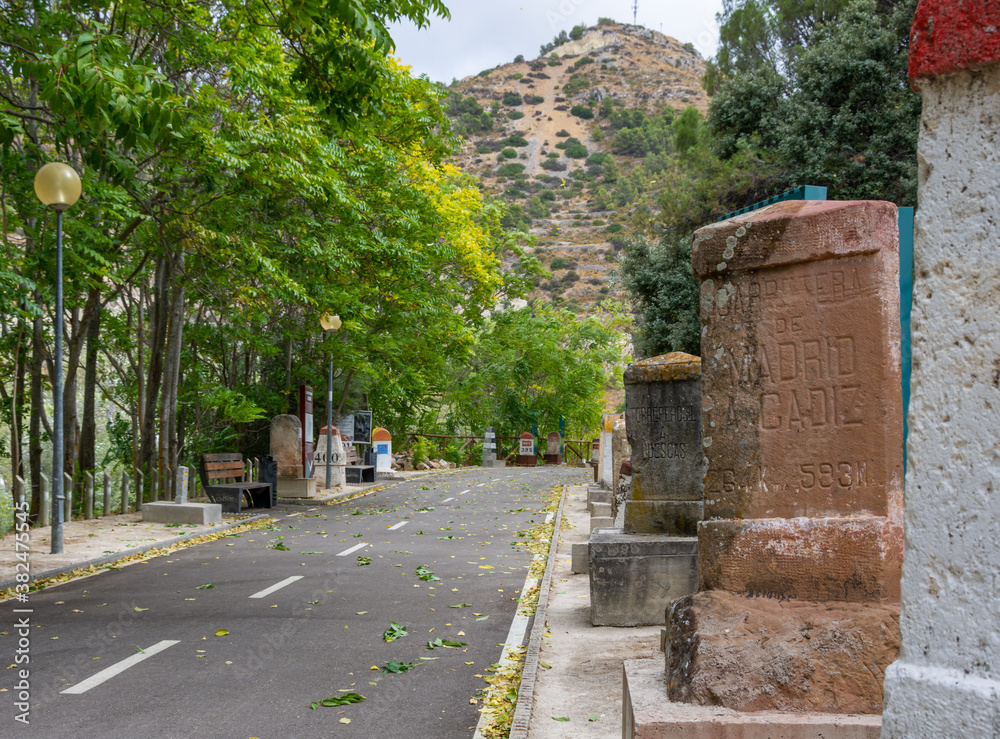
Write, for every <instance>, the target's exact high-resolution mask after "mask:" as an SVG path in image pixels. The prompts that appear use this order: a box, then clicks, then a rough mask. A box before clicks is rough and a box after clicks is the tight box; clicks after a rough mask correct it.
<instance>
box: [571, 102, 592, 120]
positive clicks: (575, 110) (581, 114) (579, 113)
mask: <svg viewBox="0 0 1000 739" xmlns="http://www.w3.org/2000/svg"><path fill="white" fill-rule="evenodd" d="M569 112H570V115H575V116H576V117H577V118H583V119H584V120H588V119H590V118H593V117H594V111H592V110H591V109H590V108H588V107H587V106H586V105H574V106H573V107H572V109H571V110H570V111H569Z"/></svg>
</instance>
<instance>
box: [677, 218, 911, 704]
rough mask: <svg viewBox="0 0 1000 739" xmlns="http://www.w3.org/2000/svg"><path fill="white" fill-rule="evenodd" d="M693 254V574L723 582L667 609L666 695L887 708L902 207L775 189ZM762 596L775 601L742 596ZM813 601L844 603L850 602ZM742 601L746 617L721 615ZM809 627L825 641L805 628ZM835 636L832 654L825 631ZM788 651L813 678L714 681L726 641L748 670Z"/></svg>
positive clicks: (711, 232)
mask: <svg viewBox="0 0 1000 739" xmlns="http://www.w3.org/2000/svg"><path fill="white" fill-rule="evenodd" d="M692 252H693V259H692V261H693V265H694V272H695V274H696V275H697V276H698V277H700V278H701V280H702V284H701V317H702V367H701V370H702V372H701V377H702V422H703V429H704V439H703V441H702V447H703V449H704V453H705V457H706V461H707V473H706V477H705V520H704V521H703V522H702V523H701V524H700V525H699V528H698V547H699V557H700V566H701V589H702V591H728V593H720V594H716V593H713V592H701V593H699V594H697V595H695V596H689V597H687V598H682V599H681V600H679V601H675V602H673V603H672V604H671V606H670V608H669V609H668V614H667V620H668V630H669V633H670V638H669V644H668V650H667V684H668V687H669V694H670V697H671V699H673V700H689V699H690V700H695V701H696V702H702V703H704V702H705V700H709V699H708V698H707V697H705V696H709V695H714V696H715V697H714V698H711V700H712V701H715V703H713V705H722V706H724V707H728V708H733V709H735V710H752V711H761V710H773V709H782V710H800V711H802V710H812V711H827V712H831V713H877V712H879V711H880V710H881V702H882V701H881V697H882V695H881V693H882V670H884V669H885V667H886V666H887V665H888V662H890V661H891V660H892V659H893V658H894V651H895V646H894V645H895V643H896V641H895V640H898V631H896V620H895V617H896V613H897V612H898V606H897V605H896V603H898V598H899V576H900V565H901V561H902V547H903V536H902V533H903V532H902V504H903V495H902V493H903V486H902V466H903V465H902V412H901V389H900V367H899V362H900V354H899V272H898V228H897V219H896V208H895V206H894V205H892V204H891V203H883V202H874V201H860V202H826V201H787V202H783V203H777V204H775V205H771V206H768V207H765V208H763V209H761V210H758V211H755V212H752V213H749V214H745V215H740V216H735V217H733V218H731V219H729V220H727V221H724V222H722V223H718V224H713V225H710V226H706V227H704V228H702V229H700V230H699V231H698V232H697V233H696V235H695V239H694V244H693V250H692ZM760 595H764V596H770V597H771V598H774V599H776V600H777V601H778V602H777V606H778V608H777V609H774V608H773V604H772V602H771V601H770V600H769V599H768V598H759V597H747V596H760ZM764 601H767V603H765V602H764ZM817 601H818V602H821V603H822V602H824V601H841V602H845V601H848V602H852V606H851V608H850V609H849V611H850V614H852V615H850V616H847V617H845V616H844V613H843V612H841V613H838V612H836V609H834V608H825V607H824V606H823V605H817ZM768 609H771V610H772V611H773V610H776V612H778V613H779V615H774V614H772V615H768V614H769V613H770V611H769V610H768ZM734 610H740V611H745V612H746V614H747V615H746V618H745V619H741V621H740V623H741V624H743V623H745V624H746V626H745V627H742V626H741V628H740V629H731V628H726V629H719V628H717V625H718V624H720V623H722V622H724V620H725V618H726V617H727V615H731V614H732V613H733V612H734ZM841 611H844V609H841ZM780 614H784V615H780ZM809 630H813V633H815V634H816V635H817V639H815V640H810V639H803V638H802V636H803V633H805V632H808V631H809ZM765 635H766V636H767V637H768V639H767V640H764V639H763V637H764V636H765ZM832 643H837V644H838V645H839V646H838V647H837V655H838V656H837V657H836V658H834V657H833V656H832V653H830V652H829V651H826V648H825V647H824V646H823V645H824V644H832ZM876 644H880V645H883V646H884V647H885V648H884V649H881V650H879V651H877V652H876V651H874V650H873V649H871V648H868V646H870V645H876ZM861 646H864V647H865V648H858V647H861ZM778 654H781V655H784V656H783V659H786V660H788V662H789V664H790V665H792V664H795V665H799V664H812V665H813V667H814V669H813V670H812V671H811V672H810V673H809V674H810V676H809V679H808V681H807V682H808V687H807V688H806V689H803V687H802V686H803V685H804V683H803V682H802V681H801V680H800V679H799V677H798V674H799V673H798V667H796V668H794V669H790V670H789V672H788V674H789V676H790V677H789V679H788V681H787V682H782V681H781V680H779V679H777V678H775V677H772V678H767V677H766V676H765V677H764V678H763V679H761V684H767V685H768V686H769V688H768V690H769V691H770V692H768V693H766V694H757V695H756V697H755V698H754V699H753V700H746V696H744V695H739V691H722V692H719V691H714V692H713V691H712V690H711V689H709V687H708V686H710V685H712V684H713V682H714V681H718V680H720V679H723V677H722V676H723V672H725V673H726V674H727V675H730V674H731V672H729V671H728V670H729V668H724V667H723V666H722V662H720V661H719V660H720V658H722V657H723V655H725V660H729V661H730V662H729V663H730V664H741V665H744V669H745V670H746V671H747V673H748V674H747V684H750V683H751V682H753V681H754V680H757V679H759V678H761V675H756V674H752V673H754V671H758V672H759V671H766V670H768V669H770V668H769V667H768V665H769V664H771V663H772V662H773V658H772V657H769V656H768V655H778Z"/></svg>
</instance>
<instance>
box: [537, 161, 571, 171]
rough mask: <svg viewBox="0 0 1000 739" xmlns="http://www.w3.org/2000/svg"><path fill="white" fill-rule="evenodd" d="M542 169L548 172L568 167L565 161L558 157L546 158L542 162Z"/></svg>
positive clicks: (563, 169)
mask: <svg viewBox="0 0 1000 739" xmlns="http://www.w3.org/2000/svg"><path fill="white" fill-rule="evenodd" d="M542 169H544V170H547V171H549V172H565V171H566V170H567V169H569V167H567V166H566V162H564V161H562V160H560V159H546V160H545V161H544V162H542Z"/></svg>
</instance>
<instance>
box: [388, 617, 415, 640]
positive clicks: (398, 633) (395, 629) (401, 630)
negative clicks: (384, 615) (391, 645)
mask: <svg viewBox="0 0 1000 739" xmlns="http://www.w3.org/2000/svg"><path fill="white" fill-rule="evenodd" d="M389 623H390V624H391V625H390V626H389V628H388V629H386V630H385V631H383V632H382V639H383V640H384V641H387V642H390V641H396V639H401V638H403V637H404V636H406V635H407V634H409V633H410V632H409V631H407V630H406V627H405V626H400V625H399V624H397V623H396V622H395V621H390V622H389Z"/></svg>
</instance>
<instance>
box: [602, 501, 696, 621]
mask: <svg viewBox="0 0 1000 739" xmlns="http://www.w3.org/2000/svg"><path fill="white" fill-rule="evenodd" d="M594 520H596V519H591V534H590V604H591V605H590V621H591V623H592V624H593V625H594V626H658V625H660V624H662V623H664V620H665V616H664V611H665V609H666V607H667V604H668V603H669V602H670V601H672V600H675V599H676V598H680V597H682V596H684V595H690V594H691V593H694V592H697V590H698V539H697V538H695V537H679V536H666V535H664V534H625V533H622V532H621V531H618V530H616V529H605V530H603V531H595V530H594V526H593V521H594Z"/></svg>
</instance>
